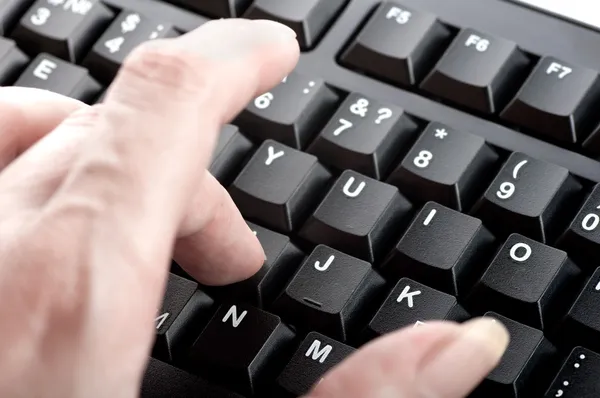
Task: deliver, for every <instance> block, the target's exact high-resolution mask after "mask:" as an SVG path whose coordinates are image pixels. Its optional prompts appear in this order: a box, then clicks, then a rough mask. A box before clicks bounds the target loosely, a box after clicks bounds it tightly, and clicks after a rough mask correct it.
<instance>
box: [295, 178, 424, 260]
mask: <svg viewBox="0 0 600 398" xmlns="http://www.w3.org/2000/svg"><path fill="white" fill-rule="evenodd" d="M412 209H413V206H412V204H411V203H410V202H408V201H407V200H406V199H405V198H404V196H402V195H401V194H400V192H399V191H398V189H397V188H396V187H393V186H391V185H388V184H385V183H383V182H380V181H377V180H375V179H372V178H369V177H366V176H364V175H361V174H359V173H357V172H355V171H351V170H346V171H344V172H343V173H342V175H341V176H340V177H339V178H338V180H337V182H336V183H335V184H334V186H333V187H332V188H331V190H330V191H329V193H328V194H327V196H326V197H325V199H324V200H323V202H321V204H320V205H319V207H318V208H317V210H316V211H315V212H314V213H313V214H312V216H310V218H309V219H308V221H306V223H305V224H304V225H303V226H302V229H301V230H300V237H301V238H303V239H305V240H307V241H309V242H311V243H313V244H324V245H327V246H330V247H333V248H336V249H338V250H341V251H343V252H344V253H348V254H350V255H351V256H354V257H358V258H361V259H363V260H365V261H368V262H370V263H375V262H378V261H379V260H381V259H382V257H383V255H384V251H385V250H388V248H389V246H390V245H392V244H393V242H394V241H395V240H396V239H397V238H399V236H398V235H399V233H400V231H402V229H403V227H404V226H405V225H406V224H407V223H408V222H409V221H410V217H411V216H412Z"/></svg>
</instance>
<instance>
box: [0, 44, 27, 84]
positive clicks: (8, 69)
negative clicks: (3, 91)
mask: <svg viewBox="0 0 600 398" xmlns="http://www.w3.org/2000/svg"><path fill="white" fill-rule="evenodd" d="M28 62H29V57H27V56H26V55H25V54H23V52H22V51H21V50H19V48H18V47H17V46H16V44H15V42H14V41H12V40H11V39H6V38H4V37H0V85H2V86H7V85H10V84H12V83H14V81H15V80H16V79H17V77H18V76H19V75H20V74H21V72H23V69H25V66H26V65H27V63H28Z"/></svg>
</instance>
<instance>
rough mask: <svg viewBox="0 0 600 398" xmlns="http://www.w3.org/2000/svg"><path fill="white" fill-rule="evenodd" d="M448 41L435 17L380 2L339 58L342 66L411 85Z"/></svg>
mask: <svg viewBox="0 0 600 398" xmlns="http://www.w3.org/2000/svg"><path fill="white" fill-rule="evenodd" d="M449 39H450V31H449V29H448V28H447V27H445V26H444V25H443V24H442V23H440V22H439V21H438V20H437V19H436V17H435V15H433V14H430V13H427V12H423V11H419V10H414V9H412V8H407V7H404V6H403V5H401V4H399V3H397V2H395V1H386V2H383V3H382V4H381V5H380V6H379V7H378V8H377V10H376V11H375V13H374V14H373V16H372V17H371V18H370V19H369V21H368V22H367V24H366V25H365V27H364V28H363V29H362V30H361V32H360V33H359V35H358V37H357V38H356V39H355V40H354V41H353V42H352V44H351V45H350V46H349V47H348V48H347V49H346V50H345V51H344V53H343V54H342V56H341V62H342V64H343V65H345V66H347V67H349V68H352V69H357V70H360V71H362V72H364V73H367V74H369V75H372V76H374V77H377V78H379V79H382V80H385V81H389V82H392V83H395V84H398V85H414V84H417V83H418V82H420V81H421V79H422V78H423V77H424V76H425V74H426V73H427V72H428V71H429V70H430V69H431V67H432V66H433V64H434V63H435V61H436V60H437V58H438V57H439V55H440V54H441V53H442V52H443V48H444V47H445V46H446V44H447V42H448V41H449Z"/></svg>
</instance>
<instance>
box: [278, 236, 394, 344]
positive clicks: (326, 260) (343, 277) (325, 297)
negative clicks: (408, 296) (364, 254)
mask: <svg viewBox="0 0 600 398" xmlns="http://www.w3.org/2000/svg"><path fill="white" fill-rule="evenodd" d="M384 284H385V281H384V279H383V278H382V277H381V276H380V275H379V274H377V273H376V272H375V271H374V270H373V269H372V267H371V264H369V263H368V262H366V261H363V260H359V259H357V258H355V257H351V256H349V255H347V254H344V253H342V252H340V251H337V250H334V249H332V248H330V247H327V246H324V245H319V246H317V247H316V248H315V249H314V250H313V252H312V253H311V255H310V256H309V257H308V258H307V259H306V260H305V261H304V262H303V263H302V265H301V266H300V269H299V270H298V272H297V273H296V275H294V277H293V278H292V281H291V282H290V283H289V285H288V286H287V287H286V289H285V290H284V291H283V292H282V293H281V295H280V296H279V297H278V298H277V300H276V301H275V303H274V304H273V308H274V309H275V310H276V311H277V313H278V314H281V315H282V317H283V318H284V319H285V320H286V321H287V322H289V323H290V324H293V325H297V326H298V327H301V328H305V329H308V330H314V331H317V332H321V333H324V334H326V335H328V336H331V337H333V338H336V339H339V340H340V341H347V339H348V338H349V337H351V336H350V333H352V331H353V330H356V329H357V326H358V325H360V324H361V323H363V322H366V321H367V319H364V318H365V316H366V313H367V312H368V310H369V304H370V303H373V302H374V301H375V300H374V297H377V294H378V293H379V292H378V290H379V291H380V290H381V288H383V286H384Z"/></svg>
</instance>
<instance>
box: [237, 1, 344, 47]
mask: <svg viewBox="0 0 600 398" xmlns="http://www.w3.org/2000/svg"><path fill="white" fill-rule="evenodd" d="M346 2H347V0H302V1H298V0H254V2H253V3H252V5H251V6H250V8H249V9H248V12H246V14H245V15H244V17H245V18H249V19H272V20H274V21H277V22H280V23H282V24H284V25H287V26H289V27H290V28H291V29H293V30H294V31H295V32H296V35H297V37H298V43H299V44H300V47H301V48H302V49H303V50H309V49H311V48H313V47H314V46H316V44H317V41H318V40H319V39H320V38H321V37H322V36H323V34H324V33H325V30H326V28H327V26H329V25H330V24H331V22H332V21H333V19H334V18H335V16H336V15H337V14H338V13H339V12H340V11H341V9H342V7H343V6H344V5H345V3H346Z"/></svg>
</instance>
